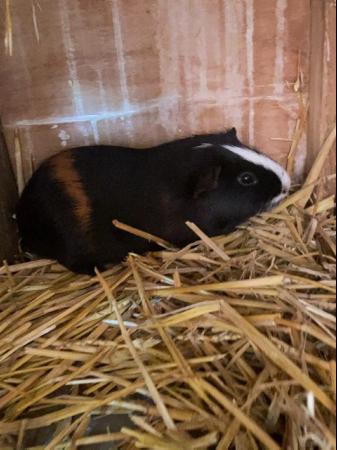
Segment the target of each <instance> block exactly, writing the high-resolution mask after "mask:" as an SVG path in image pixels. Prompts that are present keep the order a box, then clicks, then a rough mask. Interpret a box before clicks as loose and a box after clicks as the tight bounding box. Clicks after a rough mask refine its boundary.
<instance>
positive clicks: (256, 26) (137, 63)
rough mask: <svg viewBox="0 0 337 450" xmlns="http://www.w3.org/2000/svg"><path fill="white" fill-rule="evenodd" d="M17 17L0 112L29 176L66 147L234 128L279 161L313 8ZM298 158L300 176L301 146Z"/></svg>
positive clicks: (190, 5) (258, 1)
mask: <svg viewBox="0 0 337 450" xmlns="http://www.w3.org/2000/svg"><path fill="white" fill-rule="evenodd" d="M32 5H35V8H34V9H33V8H32ZM12 18H13V37H14V40H13V56H12V57H8V56H5V55H4V53H2V54H1V56H0V61H1V64H0V86H1V87H0V93H1V100H0V114H1V116H2V117H3V120H4V123H5V128H6V137H7V141H8V145H9V147H10V150H11V155H13V154H14V152H13V142H14V130H15V129H18V134H19V136H20V140H21V143H22V148H23V161H24V176H25V179H28V178H29V176H30V175H31V173H32V170H34V168H35V167H36V166H37V165H38V164H39V163H40V162H41V161H42V160H43V159H45V158H46V157H48V156H49V155H51V154H53V153H55V152H57V151H59V150H60V149H61V148H65V147H71V146H78V145H88V144H94V143H113V144H123V145H128V146H135V147H146V146H150V145H155V144H158V143H161V142H164V141H168V140H171V139H175V138H178V137H182V136H188V135H191V134H197V133H205V132H215V131H220V130H224V129H225V128H227V127H232V126H236V127H237V128H238V130H239V133H240V135H241V137H242V139H243V140H244V141H245V142H247V143H249V144H251V145H256V146H258V147H260V148H261V149H263V150H264V151H265V152H267V153H269V154H270V155H272V156H273V157H275V158H276V159H277V160H279V161H281V162H282V163H285V161H286V158H287V153H288V151H289V147H290V140H291V138H292V135H293V131H294V127H295V123H296V118H297V115H298V103H297V97H296V95H295V94H294V92H293V89H292V83H293V82H294V81H295V80H296V79H297V74H298V60H299V55H301V64H302V69H303V72H304V74H305V75H306V76H307V75H308V73H309V70H308V61H309V31H310V0H296V1H293V0H184V1H181V0H169V1H168V0H44V1H43V2H41V1H40V2H32V1H30V0H12ZM0 26H2V25H0ZM306 81H308V80H306ZM299 151H300V155H301V158H299V160H300V165H299V167H298V170H299V171H301V170H302V168H303V166H304V164H303V162H304V161H305V156H306V142H305V140H304V141H303V142H302V143H301V147H300V150H299Z"/></svg>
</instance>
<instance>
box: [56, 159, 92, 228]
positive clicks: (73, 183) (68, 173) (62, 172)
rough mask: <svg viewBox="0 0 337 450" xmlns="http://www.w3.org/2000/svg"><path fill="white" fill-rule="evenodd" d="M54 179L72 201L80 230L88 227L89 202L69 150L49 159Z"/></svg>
mask: <svg viewBox="0 0 337 450" xmlns="http://www.w3.org/2000/svg"><path fill="white" fill-rule="evenodd" d="M51 168H52V172H53V175H54V177H55V180H56V181H58V182H59V183H61V184H62V185H63V187H64V190H65V192H66V194H67V195H68V196H69V197H70V199H71V200H72V201H73V202H74V205H75V208H74V213H75V217H76V218H77V220H78V222H79V225H80V226H81V228H82V230H86V231H87V229H88V226H89V223H90V218H91V203H90V200H89V198H88V196H87V194H86V192H85V190H84V187H83V183H82V180H81V177H80V176H79V174H78V173H77V171H76V169H75V167H74V161H73V158H72V155H71V153H70V152H63V153H60V154H59V155H57V156H56V157H54V158H53V159H52V160H51Z"/></svg>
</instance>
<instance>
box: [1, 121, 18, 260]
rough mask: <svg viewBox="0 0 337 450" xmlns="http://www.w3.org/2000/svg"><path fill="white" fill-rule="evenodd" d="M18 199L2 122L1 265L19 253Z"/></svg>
mask: <svg viewBox="0 0 337 450" xmlns="http://www.w3.org/2000/svg"><path fill="white" fill-rule="evenodd" d="M17 200H18V192H17V187H16V183H15V178H14V174H13V171H12V166H11V164H10V160H9V155H8V151H7V147H6V143H5V139H4V135H3V131H2V127H1V124H0V266H1V265H2V262H3V260H7V261H9V262H11V261H13V260H14V257H15V256H16V255H17V254H18V234H17V228H16V224H15V221H14V220H13V214H14V212H15V207H16V203H17Z"/></svg>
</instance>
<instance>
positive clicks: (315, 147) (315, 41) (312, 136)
mask: <svg viewBox="0 0 337 450" xmlns="http://www.w3.org/2000/svg"><path fill="white" fill-rule="evenodd" d="M324 41H325V1H322V0H311V30H310V49H311V50H310V71H309V77H310V85H309V99H310V109H309V121H308V158H307V166H306V169H307V171H309V170H310V168H311V167H312V164H313V162H314V160H315V157H316V155H317V153H318V151H319V148H320V146H321V143H322V140H321V139H322V138H321V126H320V119H321V117H322V96H323V79H324V64H323V61H324Z"/></svg>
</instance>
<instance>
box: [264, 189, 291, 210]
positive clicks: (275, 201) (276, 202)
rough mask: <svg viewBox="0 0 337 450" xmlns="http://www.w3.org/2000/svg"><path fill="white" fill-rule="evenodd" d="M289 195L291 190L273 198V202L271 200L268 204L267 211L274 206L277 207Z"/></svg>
mask: <svg viewBox="0 0 337 450" xmlns="http://www.w3.org/2000/svg"><path fill="white" fill-rule="evenodd" d="M288 195H289V191H287V192H282V193H281V194H280V195H278V196H277V197H275V198H273V200H272V201H271V202H269V203H268V205H267V211H270V210H272V209H273V208H275V207H276V206H278V205H279V204H280V203H281V202H282V201H283V200H284V199H286V198H287V197H288Z"/></svg>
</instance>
